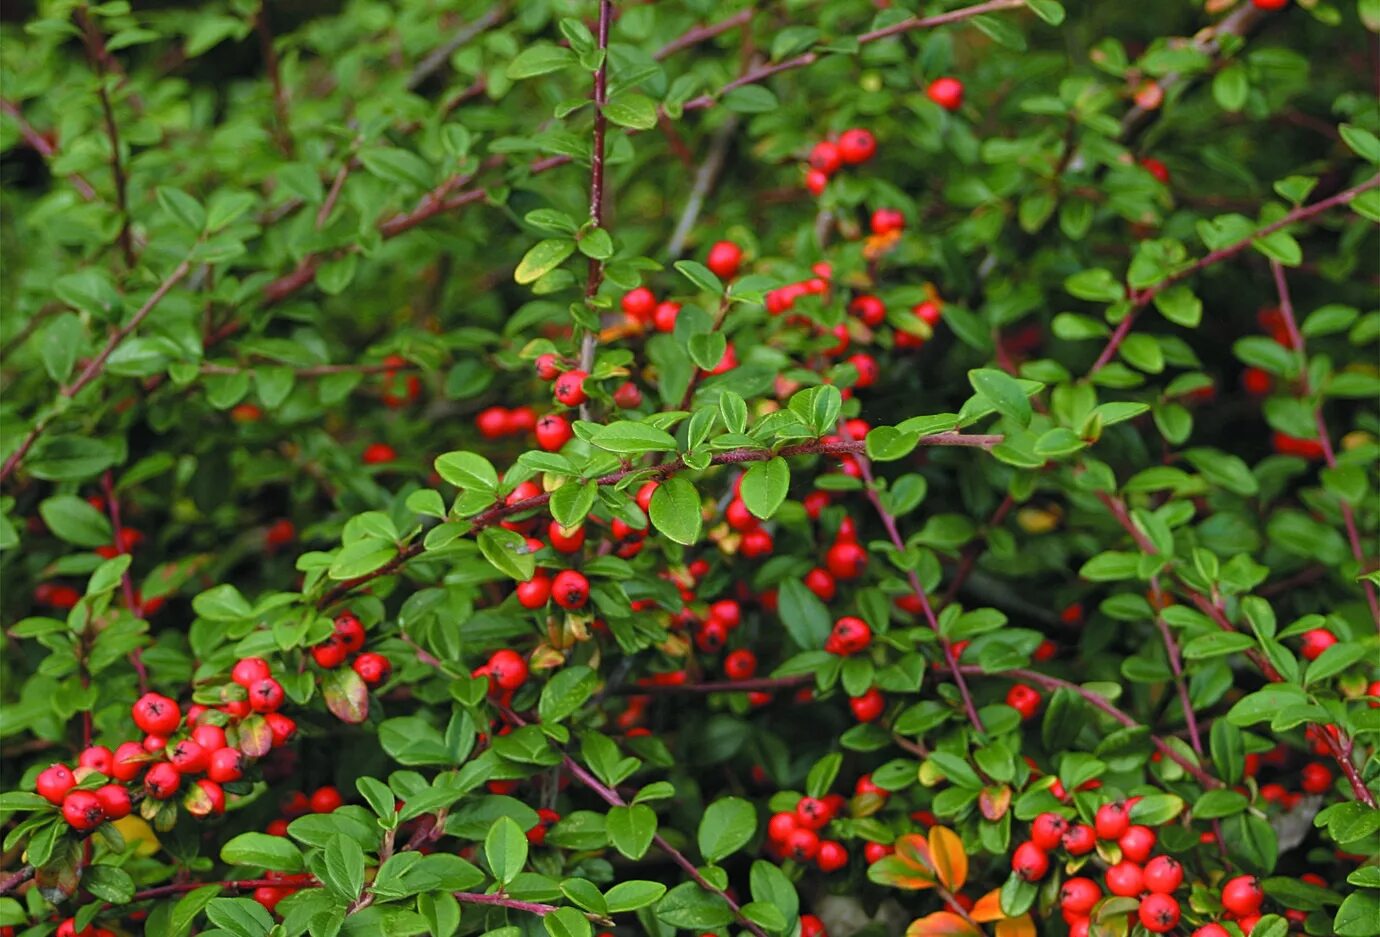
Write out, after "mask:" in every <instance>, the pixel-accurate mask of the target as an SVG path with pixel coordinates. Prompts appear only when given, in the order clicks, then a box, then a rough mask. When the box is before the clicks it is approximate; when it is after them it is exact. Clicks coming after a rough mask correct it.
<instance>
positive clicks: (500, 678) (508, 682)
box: [486, 648, 528, 690]
mask: <svg viewBox="0 0 1380 937" xmlns="http://www.w3.org/2000/svg"><path fill="white" fill-rule="evenodd" d="M486 666H487V667H488V668H489V673H490V674H491V675H492V677H493V681H494V683H497V684H498V685H499V687H500V688H501V689H504V690H516V689H517V688H518V687H520V686H522V685H523V684H524V683H526V682H527V673H528V671H527V661H526V660H524V659H523V657H522V655H521V654H519V653H518V652H517V651H514V650H510V649H508V648H503V649H501V650H498V651H494V652H493V655H492V656H490V657H489V662H488V664H487V665H486Z"/></svg>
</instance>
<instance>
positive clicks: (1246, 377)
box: [1209, 368, 1275, 926]
mask: <svg viewBox="0 0 1380 937" xmlns="http://www.w3.org/2000/svg"><path fill="white" fill-rule="evenodd" d="M1274 383H1275V382H1274V378H1272V377H1270V372H1269V371H1264V370H1261V369H1260V368H1247V369H1246V370H1245V371H1243V372H1242V373H1241V386H1242V387H1243V388H1244V389H1245V391H1246V393H1248V394H1250V395H1251V396H1253V397H1264V396H1265V395H1266V394H1268V393H1269V392H1270V390H1271V388H1273V387H1274ZM1209 926H1215V925H1209Z"/></svg>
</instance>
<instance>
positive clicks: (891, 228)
mask: <svg viewBox="0 0 1380 937" xmlns="http://www.w3.org/2000/svg"><path fill="white" fill-rule="evenodd" d="M905 227H906V216H905V215H903V214H901V213H900V212H899V211H897V210H896V209H894V208H879V209H877V210H876V211H874V212H873V213H872V233H873V234H894V233H899V232H901V231H903V230H905Z"/></svg>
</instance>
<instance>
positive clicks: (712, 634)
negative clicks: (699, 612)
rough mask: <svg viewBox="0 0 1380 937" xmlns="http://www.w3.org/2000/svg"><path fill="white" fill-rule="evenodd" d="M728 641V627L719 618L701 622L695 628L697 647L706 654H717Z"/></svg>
mask: <svg viewBox="0 0 1380 937" xmlns="http://www.w3.org/2000/svg"><path fill="white" fill-rule="evenodd" d="M727 643H728V627H727V626H726V625H725V624H724V623H723V622H721V621H719V620H718V619H717V618H710V619H708V620H706V621H703V622H701V623H700V626H699V627H698V628H696V629H695V647H697V648H699V649H700V650H701V651H703V652H704V653H706V654H717V653H718V652H719V651H722V650H723V648H724V645H725V644H727Z"/></svg>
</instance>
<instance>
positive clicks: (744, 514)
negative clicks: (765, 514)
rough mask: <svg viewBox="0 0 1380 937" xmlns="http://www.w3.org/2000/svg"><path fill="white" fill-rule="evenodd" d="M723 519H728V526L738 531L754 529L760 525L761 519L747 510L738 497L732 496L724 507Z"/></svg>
mask: <svg viewBox="0 0 1380 937" xmlns="http://www.w3.org/2000/svg"><path fill="white" fill-rule="evenodd" d="M724 520H726V521H728V526H729V527H732V528H733V529H734V530H737V531H740V532H741V531H748V530H755V529H756V528H758V527H760V526H762V522H761V520H759V519H758V518H757V515H755V514H753V513H752V512H751V511H749V510H748V508H747V505H746V504H744V503H743V502H742V499H740V498H734V499H733V500H732V501H730V502H728V507H726V508H724Z"/></svg>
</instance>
